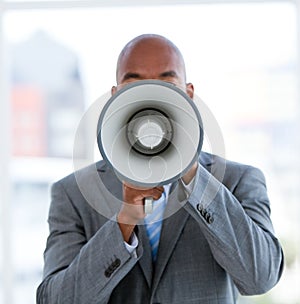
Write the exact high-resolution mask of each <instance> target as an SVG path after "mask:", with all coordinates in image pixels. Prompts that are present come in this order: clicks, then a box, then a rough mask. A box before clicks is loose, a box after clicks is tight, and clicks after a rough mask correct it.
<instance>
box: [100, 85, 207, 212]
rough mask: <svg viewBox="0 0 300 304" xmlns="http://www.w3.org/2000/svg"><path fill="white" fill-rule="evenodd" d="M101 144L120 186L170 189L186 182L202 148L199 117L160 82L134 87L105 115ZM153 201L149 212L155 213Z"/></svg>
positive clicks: (114, 99)
mask: <svg viewBox="0 0 300 304" xmlns="http://www.w3.org/2000/svg"><path fill="white" fill-rule="evenodd" d="M97 143H98V147H99V150H100V153H101V155H102V157H103V159H104V160H105V161H106V162H107V163H108V164H109V165H110V166H111V167H112V168H113V170H114V171H115V173H116V175H117V176H118V178H119V179H120V180H121V181H127V182H129V183H131V184H134V185H136V186H143V187H149V188H151V187H155V186H160V185H166V184H169V183H172V182H174V181H175V180H177V179H179V178H180V177H182V176H183V175H184V174H185V173H186V172H187V171H188V170H189V169H190V168H191V166H192V165H193V164H194V162H195V161H196V160H197V159H198V156H199V153H200V151H201V148H202V144H203V127H202V120H201V116H200V113H199V111H198V109H197V107H196V105H195V104H194V102H193V100H192V99H191V98H190V97H189V96H188V95H187V94H186V93H185V92H184V91H183V90H181V89H180V88H178V87H176V86H175V85H173V84H171V83H168V82H164V81H160V80H142V81H137V82H132V83H130V84H128V85H126V86H125V87H123V88H122V89H120V90H119V91H117V92H116V94H114V95H113V96H112V97H111V98H110V99H109V100H108V102H107V103H106V104H105V106H104V108H103V110H102V111H101V114H100V117H99V120H98V126H97ZM151 205H152V203H151V198H148V199H147V200H146V203H145V209H146V210H145V212H146V213H149V212H151V209H152V208H151Z"/></svg>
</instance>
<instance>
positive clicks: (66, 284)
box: [37, 153, 283, 304]
mask: <svg viewBox="0 0 300 304" xmlns="http://www.w3.org/2000/svg"><path fill="white" fill-rule="evenodd" d="M181 187H182V186H181V183H175V184H174V185H173V186H172V189H171V193H170V195H169V200H168V205H167V207H166V211H165V212H166V219H165V220H164V222H163V228H162V232H161V239H160V244H159V252H158V258H157V261H156V263H155V265H154V266H152V261H151V253H150V246H149V243H148V240H147V236H146V232H145V228H144V226H143V225H138V226H136V229H135V232H136V235H137V236H138V240H139V244H138V247H137V250H136V253H137V257H135V256H134V255H132V254H129V252H128V251H127V250H126V248H125V245H124V242H123V238H122V234H121V232H120V230H119V227H118V224H117V222H116V220H115V219H116V217H115V216H116V213H117V212H118V210H119V208H120V206H121V203H122V202H121V199H122V186H121V183H120V181H119V180H118V179H117V178H116V176H115V174H114V173H113V171H112V170H111V169H110V168H109V167H108V166H107V165H106V164H105V163H104V162H103V161H101V162H99V163H97V164H95V165H92V166H89V167H87V168H85V169H83V170H80V171H78V172H77V173H76V174H72V175H70V176H68V177H66V178H64V179H62V180H61V181H59V182H57V183H55V184H54V185H53V187H52V202H51V207H50V211H49V226H50V235H49V237H48V241H47V247H46V250H45V253H44V258H45V267H44V278H43V281H42V283H41V284H40V286H39V288H38V290H37V303H39V304H42V303H43V304H54V303H55V304H56V303H57V304H58V303H60V304H93V303H95V304H96V303H97V304H100V303H120V304H126V303H132V304H140V303H141V304H144V303H163V304H166V303H170V304H175V303H178V304H179V303H180V304H183V303H187V304H192V303H201V304H217V303H218V304H233V303H236V298H237V295H238V292H239V293H241V294H245V295H253V294H261V293H264V292H266V291H268V290H269V289H270V288H272V287H273V286H274V285H275V284H276V283H277V282H278V280H279V278H280V276H281V272H282V267H283V266H282V265H283V254H282V250H281V247H280V244H279V242H278V240H277V239H276V237H275V236H274V234H273V227H272V223H271V220H270V207H269V200H268V197H267V192H266V186H265V180H264V176H263V174H262V173H261V172H260V171H259V170H258V169H256V168H253V167H250V166H245V165H241V164H238V163H233V162H229V161H225V160H224V159H222V158H220V157H217V156H213V155H210V154H207V153H201V157H200V166H199V168H198V172H197V175H196V178H195V186H194V190H193V192H192V193H191V195H190V196H189V197H188V199H185V195H184V192H183V189H181ZM117 198H118V199H117Z"/></svg>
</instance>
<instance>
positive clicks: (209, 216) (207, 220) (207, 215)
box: [205, 212, 214, 224]
mask: <svg viewBox="0 0 300 304" xmlns="http://www.w3.org/2000/svg"><path fill="white" fill-rule="evenodd" d="M205 219H206V222H207V223H208V224H211V223H212V222H213V221H214V218H213V216H212V215H211V213H209V212H207V213H206V215H205Z"/></svg>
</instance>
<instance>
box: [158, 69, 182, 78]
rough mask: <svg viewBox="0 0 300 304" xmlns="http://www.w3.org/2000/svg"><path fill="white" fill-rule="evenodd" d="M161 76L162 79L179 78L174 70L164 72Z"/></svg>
mask: <svg viewBox="0 0 300 304" xmlns="http://www.w3.org/2000/svg"><path fill="white" fill-rule="evenodd" d="M159 76H160V77H175V78H178V75H177V73H176V72H175V71H173V70H171V71H166V72H163V73H161V74H160V75H159Z"/></svg>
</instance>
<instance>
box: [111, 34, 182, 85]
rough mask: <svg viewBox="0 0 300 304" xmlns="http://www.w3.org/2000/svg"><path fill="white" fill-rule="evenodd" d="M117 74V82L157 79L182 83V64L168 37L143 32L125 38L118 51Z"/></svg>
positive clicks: (180, 56) (177, 83)
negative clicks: (125, 42)
mask: <svg viewBox="0 0 300 304" xmlns="http://www.w3.org/2000/svg"><path fill="white" fill-rule="evenodd" d="M116 78H117V83H118V84H124V83H128V82H132V81H137V80H143V79H159V80H163V81H168V82H172V83H174V84H176V85H180V86H183V85H185V78H186V76H185V64H184V60H183V57H182V54H181V53H180V51H179V49H178V48H177V47H176V46H175V45H174V44H173V43H172V42H171V41H170V40H168V39H167V38H165V37H163V36H160V35H154V34H145V35H141V36H138V37H136V38H134V39H133V40H131V41H130V42H128V43H127V44H126V45H125V47H124V48H123V50H122V51H121V53H120V55H119V58H118V62H117V71H116Z"/></svg>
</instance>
